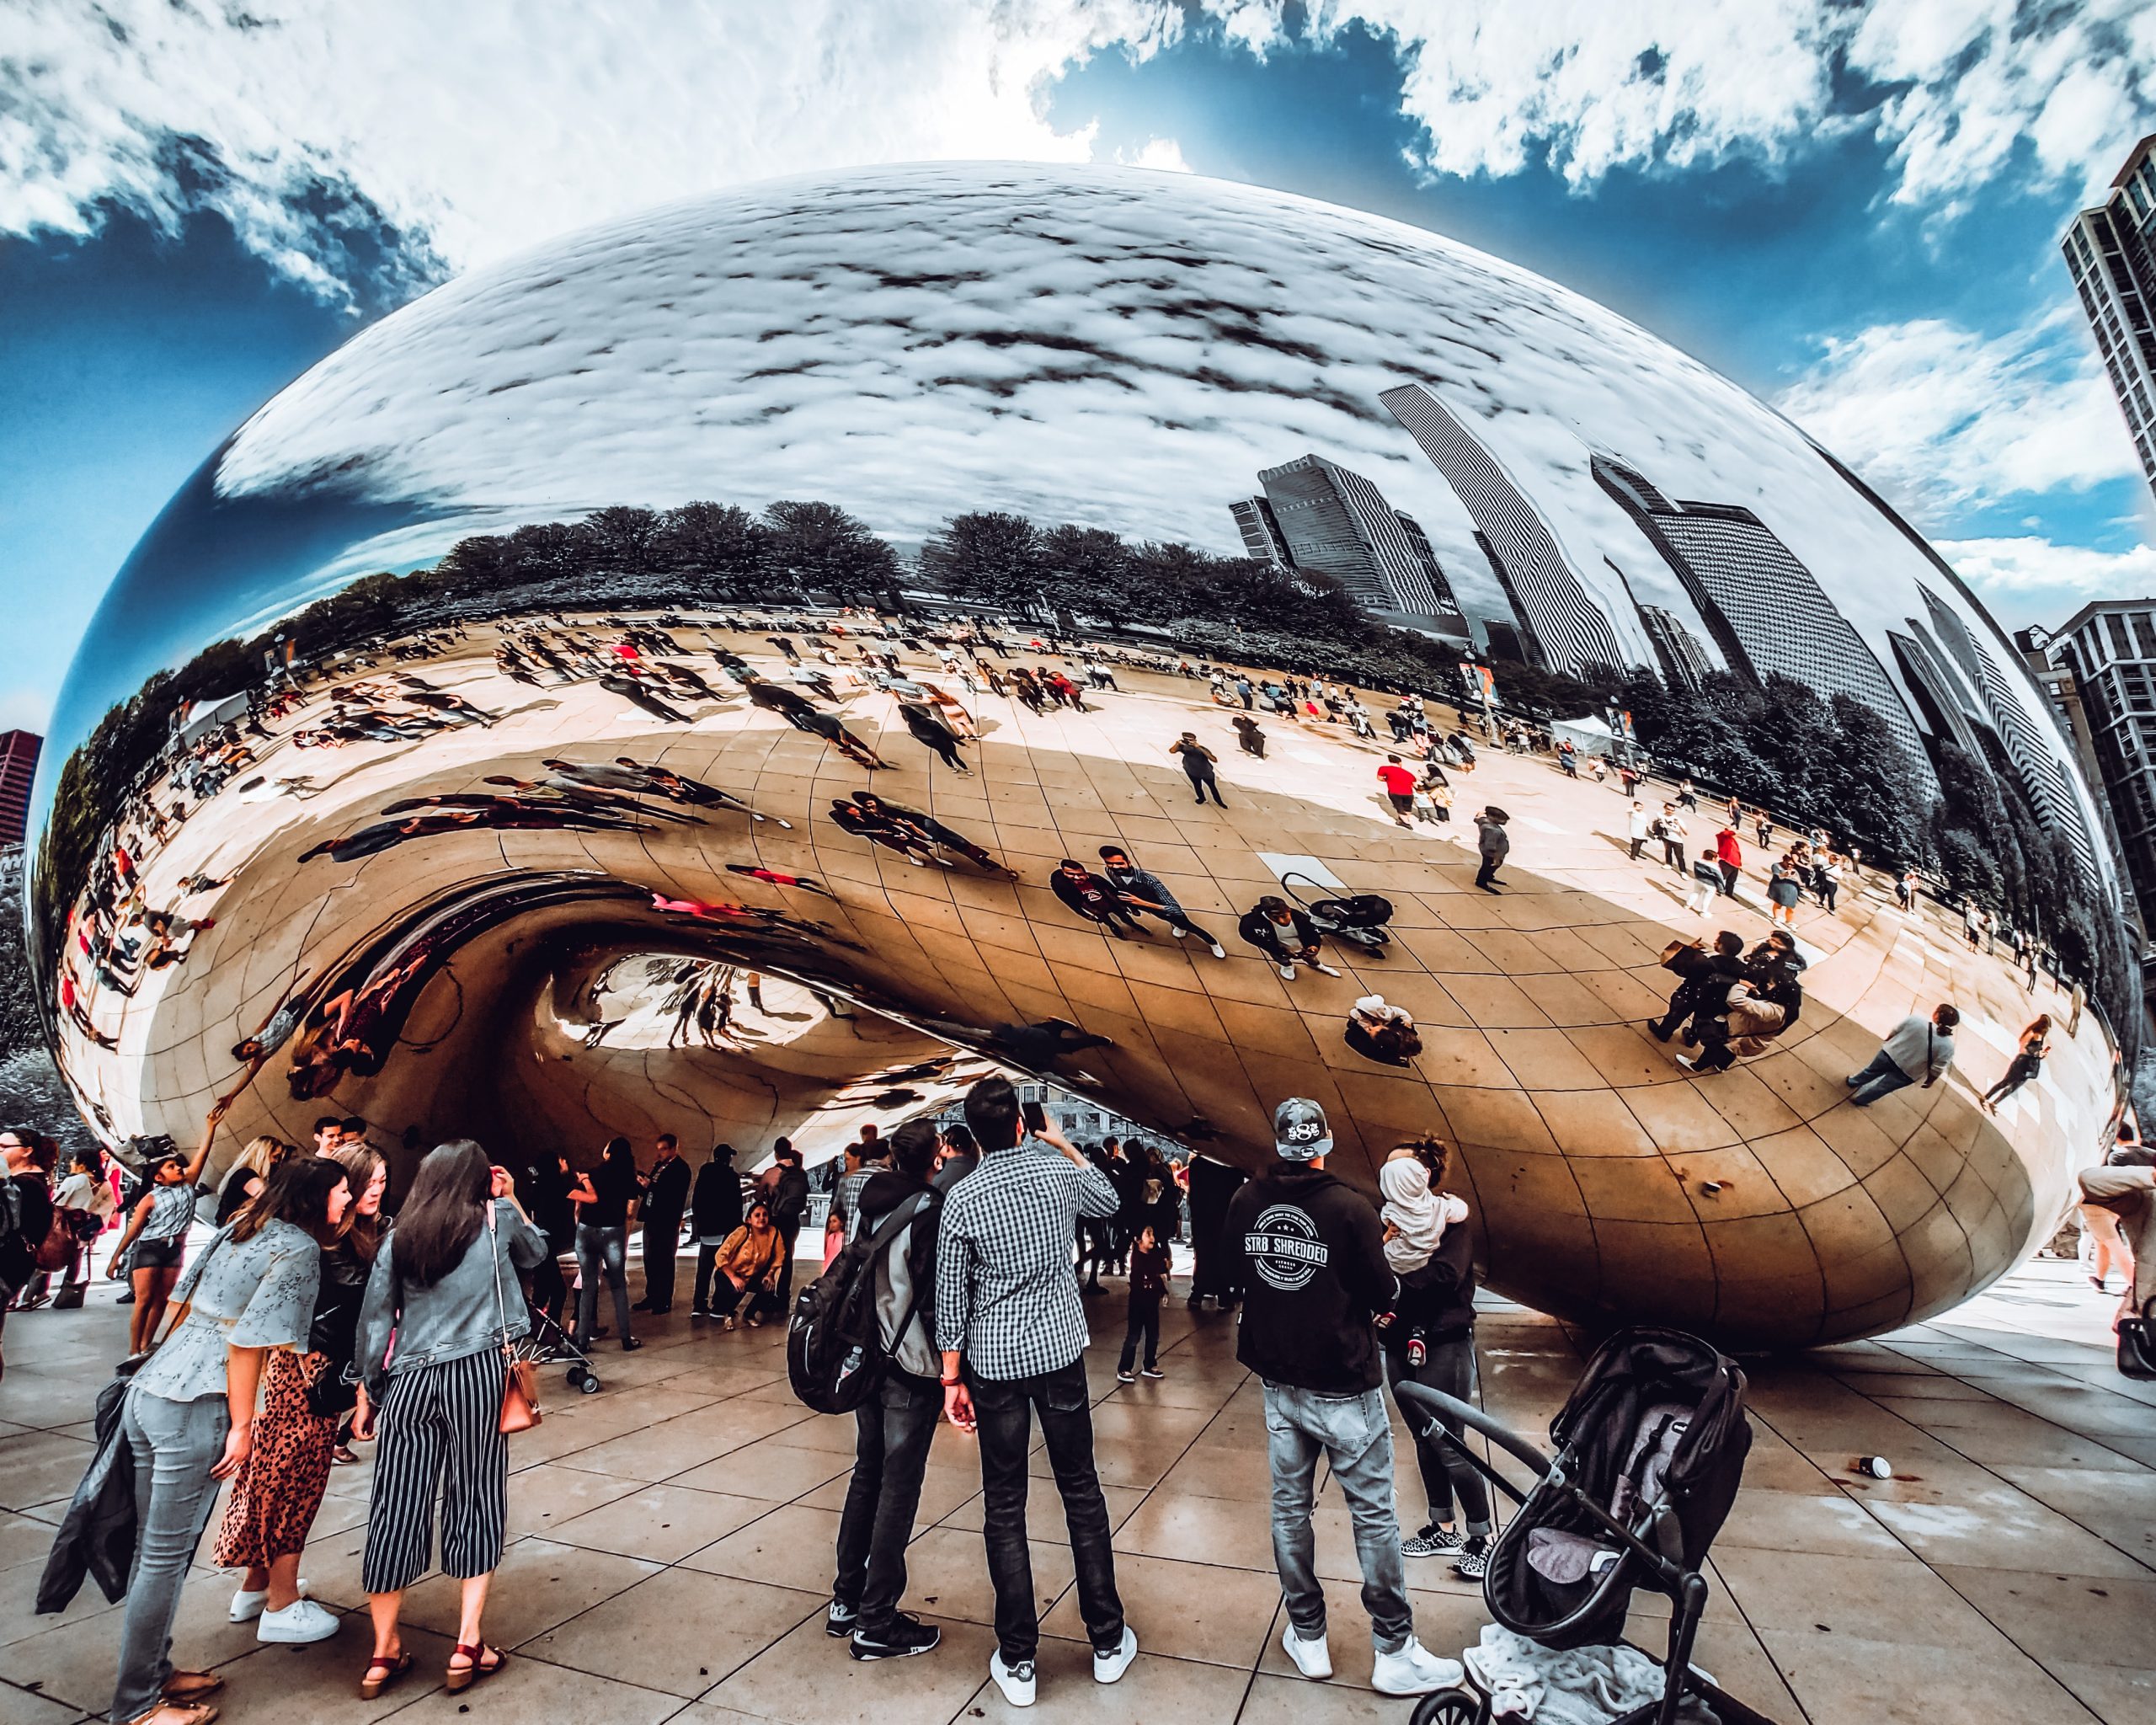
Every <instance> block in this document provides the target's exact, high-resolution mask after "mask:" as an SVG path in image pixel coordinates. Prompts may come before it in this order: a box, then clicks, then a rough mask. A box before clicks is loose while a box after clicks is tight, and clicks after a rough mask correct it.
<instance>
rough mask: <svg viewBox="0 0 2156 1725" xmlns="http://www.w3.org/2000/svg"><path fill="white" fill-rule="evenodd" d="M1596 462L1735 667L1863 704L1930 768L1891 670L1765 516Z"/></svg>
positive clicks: (1607, 487) (1921, 766) (1747, 675)
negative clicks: (1684, 494) (1671, 493)
mask: <svg viewBox="0 0 2156 1725" xmlns="http://www.w3.org/2000/svg"><path fill="white" fill-rule="evenodd" d="M1588 467H1589V470H1590V471H1591V472H1592V473H1593V475H1594V478H1595V482H1596V483H1598V484H1599V485H1600V486H1601V487H1602V489H1604V491H1606V492H1608V493H1609V495H1610V496H1611V497H1612V498H1614V499H1615V500H1616V502H1617V505H1618V506H1619V507H1620V509H1622V510H1624V511H1625V514H1626V515H1630V517H1631V518H1632V521H1633V522H1634V524H1635V525H1636V526H1637V527H1638V528H1639V530H1640V531H1641V533H1643V534H1645V535H1646V540H1647V542H1648V543H1649V544H1651V545H1652V546H1653V547H1654V548H1655V549H1656V550H1657V551H1658V552H1660V553H1662V560H1663V561H1664V562H1665V563H1668V565H1669V567H1670V569H1671V570H1672V572H1673V574H1675V575H1676V577H1677V579H1678V581H1679V582H1681V583H1682V584H1683V585H1684V591H1685V593H1686V594H1687V595H1688V596H1689V598H1690V599H1691V601H1692V603H1693V604H1694V605H1695V606H1698V607H1699V611H1700V621H1701V622H1704V623H1705V625H1706V626H1707V633H1709V634H1710V635H1712V636H1713V637H1714V639H1715V644H1716V646H1717V647H1719V648H1720V649H1721V656H1722V658H1723V660H1725V661H1726V663H1727V664H1728V665H1729V668H1730V669H1731V670H1733V671H1735V672H1736V673H1737V676H1741V677H1743V678H1744V679H1746V680H1747V681H1749V682H1751V683H1753V684H1754V685H1756V686H1764V684H1765V682H1766V679H1767V676H1768V675H1769V673H1771V672H1780V674H1781V675H1782V676H1785V677H1790V678H1792V679H1794V680H1795V681H1797V682H1800V683H1802V684H1804V685H1805V686H1806V687H1808V688H1812V689H1814V690H1817V692H1818V693H1819V694H1820V695H1821V697H1830V696H1833V695H1848V696H1850V697H1853V698H1854V699H1856V700H1858V701H1861V702H1863V703H1864V704H1865V706H1866V707H1869V708H1871V709H1872V710H1873V711H1874V712H1875V713H1878V714H1879V716H1880V717H1881V718H1883V719H1885V720H1886V721H1887V729H1890V730H1891V731H1892V732H1893V734H1894V737H1895V740H1896V741H1897V742H1899V743H1900V744H1901V745H1902V746H1903V749H1904V750H1907V751H1908V756H1909V759H1910V762H1911V764H1912V765H1913V766H1915V767H1916V769H1917V771H1918V772H1919V773H1920V774H1927V775H1928V774H1929V770H1930V769H1929V764H1928V761H1927V759H1926V756H1925V755H1924V740H1923V737H1922V735H1921V734H1919V731H1918V729H1917V727H1916V723H1915V721H1914V720H1913V719H1912V718H1910V717H1909V710H1908V707H1907V705H1906V704H1904V702H1903V700H1902V697H1901V695H1900V693H1899V692H1897V690H1896V689H1895V687H1894V685H1893V683H1892V681H1891V680H1890V679H1889V678H1888V676H1887V672H1886V669H1885V667H1883V666H1882V665H1881V664H1880V663H1879V660H1877V659H1876V657H1875V656H1874V655H1873V654H1872V651H1871V649H1870V648H1869V647H1867V646H1865V644H1864V637H1863V636H1861V635H1860V634H1858V633H1857V632H1856V629H1855V628H1854V625H1852V624H1851V623H1850V622H1849V619H1848V618H1847V617H1844V616H1843V615H1842V613H1841V611H1839V610H1838V608H1837V607H1836V606H1835V605H1834V603H1833V601H1832V600H1830V599H1828V596H1827V595H1826V591H1825V590H1824V589H1823V588H1822V587H1821V586H1820V585H1819V583H1818V581H1817V579H1815V578H1814V577H1813V575H1812V571H1811V570H1809V569H1806V568H1805V566H1804V565H1803V564H1802V563H1800V562H1798V561H1797V558H1796V553H1794V552H1792V551H1791V550H1790V548H1789V547H1788V546H1786V545H1785V544H1783V543H1782V542H1781V541H1780V539H1779V538H1777V537H1775V536H1774V533H1773V532H1772V531H1770V530H1769V528H1768V526H1767V525H1766V524H1765V523H1764V521H1761V520H1760V519H1759V518H1758V516H1757V515H1754V514H1753V513H1752V511H1751V510H1748V509H1742V508H1740V507H1738V506H1737V505H1734V504H1722V503H1678V502H1673V501H1672V500H1671V499H1669V498H1668V497H1667V496H1665V495H1664V494H1662V492H1660V491H1659V490H1657V489H1656V488H1655V487H1654V486H1653V485H1652V484H1651V483H1649V482H1648V481H1647V480H1646V478H1644V477H1643V476H1641V474H1640V473H1637V472H1636V471H1635V470H1634V469H1632V468H1630V467H1626V466H1625V464H1624V463H1623V462H1620V461H1616V460H1614V459H1613V458H1612V457H1609V456H1604V455H1598V456H1595V457H1592V458H1591V459H1590V461H1589V462H1588Z"/></svg>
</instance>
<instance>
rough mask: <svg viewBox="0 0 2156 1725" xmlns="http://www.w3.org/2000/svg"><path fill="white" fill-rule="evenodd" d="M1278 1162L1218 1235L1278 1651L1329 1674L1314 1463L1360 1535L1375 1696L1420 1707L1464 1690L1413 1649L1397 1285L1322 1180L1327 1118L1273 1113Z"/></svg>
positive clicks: (1369, 1224)
mask: <svg viewBox="0 0 2156 1725" xmlns="http://www.w3.org/2000/svg"><path fill="white" fill-rule="evenodd" d="M1273 1145H1274V1148H1275V1149H1276V1150H1277V1151H1278V1155H1279V1158H1280V1159H1279V1161H1278V1162H1276V1163H1275V1164H1274V1165H1273V1167H1271V1168H1269V1169H1267V1171H1266V1172H1264V1173H1262V1174H1261V1175H1260V1176H1259V1177H1258V1178H1256V1179H1254V1180H1252V1181H1251V1183H1249V1184H1248V1185H1246V1186H1245V1187H1244V1188H1242V1189H1241V1191H1240V1192H1238V1193H1236V1194H1235V1197H1234V1198H1233V1199H1230V1201H1229V1204H1228V1217H1227V1224H1226V1231H1227V1237H1228V1241H1229V1243H1230V1247H1231V1248H1232V1250H1233V1251H1234V1252H1235V1259H1236V1262H1237V1263H1238V1264H1239V1265H1240V1268H1241V1274H1240V1275H1239V1277H1238V1279H1239V1280H1240V1281H1241V1284H1242V1287H1243V1290H1244V1291H1243V1316H1242V1325H1241V1330H1240V1332H1239V1334H1238V1338H1237V1341H1236V1345H1235V1358H1236V1359H1239V1360H1241V1362H1242V1364H1243V1365H1246V1366H1247V1367H1249V1368H1250V1370H1252V1371H1253V1372H1255V1373H1257V1375H1258V1377H1259V1378H1260V1379H1261V1380H1262V1381H1263V1382H1264V1386H1265V1427H1266V1432H1267V1439H1268V1444H1269V1450H1270V1460H1271V1462H1272V1468H1273V1564H1274V1567H1276V1568H1278V1571H1279V1572H1280V1589H1281V1592H1282V1593H1283V1594H1284V1595H1285V1596H1286V1601H1287V1606H1288V1625H1287V1627H1286V1628H1285V1629H1284V1630H1283V1632H1282V1633H1281V1639H1280V1644H1281V1647H1282V1648H1283V1650H1284V1651H1285V1652H1286V1653H1287V1654H1288V1657H1289V1658H1290V1659H1291V1660H1293V1661H1294V1664H1295V1668H1296V1669H1298V1670H1299V1671H1300V1672H1301V1673H1302V1674H1303V1675H1304V1676H1305V1677H1310V1678H1325V1677H1330V1676H1331V1674H1332V1655H1331V1652H1330V1650H1329V1649H1328V1648H1326V1637H1325V1592H1324V1589H1323V1588H1322V1587H1321V1585H1320V1584H1319V1582H1318V1577H1317V1568H1316V1560H1315V1551H1316V1541H1315V1535H1314V1534H1313V1532H1312V1530H1311V1526H1310V1512H1311V1509H1312V1505H1313V1503H1314V1501H1315V1483H1316V1476H1317V1464H1318V1461H1319V1460H1320V1458H1321V1457H1322V1458H1323V1459H1324V1460H1325V1461H1327V1462H1328V1463H1329V1464H1330V1465H1331V1473H1332V1477H1333V1478H1334V1479H1336V1480H1337V1481H1338V1482H1339V1483H1340V1489H1341V1491H1342V1493H1343V1494H1344V1495H1345V1496H1346V1498H1347V1499H1348V1511H1349V1514H1351V1515H1352V1516H1353V1520H1354V1525H1355V1554H1356V1557H1357V1558H1358V1560H1359V1562H1360V1563H1361V1565H1362V1570H1363V1603H1364V1606H1365V1607H1366V1608H1367V1609H1368V1610H1369V1614H1370V1633H1371V1637H1372V1638H1373V1640H1374V1642H1375V1643H1376V1647H1377V1657H1376V1660H1375V1663H1374V1668H1373V1669H1372V1672H1371V1677H1370V1686H1371V1687H1372V1688H1373V1689H1375V1690H1378V1691H1379V1692H1380V1694H1383V1695H1426V1694H1428V1692H1429V1691H1431V1690H1437V1689H1443V1688H1445V1687H1447V1686H1449V1685H1452V1684H1456V1683H1458V1682H1459V1681H1460V1666H1459V1664H1458V1663H1457V1662H1456V1661H1454V1660H1450V1659H1439V1658H1434V1657H1433V1656H1432V1655H1431V1654H1429V1653H1426V1652H1425V1651H1424V1650H1423V1648H1422V1645H1421V1644H1420V1643H1419V1642H1417V1640H1416V1639H1415V1619H1414V1615H1413V1613H1412V1610H1410V1608H1409V1606H1408V1603H1407V1580H1406V1567H1405V1566H1404V1565H1403V1564H1402V1562H1401V1552H1400V1522H1399V1518H1398V1516H1397V1515H1396V1513H1395V1511H1394V1508H1393V1489H1392V1471H1393V1459H1392V1426H1391V1423H1390V1421H1389V1420H1388V1418H1386V1414H1385V1392H1384V1391H1383V1390H1382V1389H1380V1387H1379V1386H1380V1383H1381V1382H1382V1381H1383V1379H1384V1375H1385V1372H1384V1366H1383V1364H1382V1362H1381V1361H1380V1358H1379V1354H1378V1344H1377V1338H1376V1334H1375V1332H1374V1329H1373V1327H1372V1319H1373V1318H1374V1316H1375V1315H1376V1314H1377V1313H1379V1312H1380V1311H1390V1310H1391V1308H1392V1305H1393V1301H1394V1299H1395V1297H1396V1294H1397V1292H1398V1290H1399V1282H1398V1280H1397V1279H1396V1278H1395V1277H1394V1275H1393V1274H1392V1271H1391V1270H1390V1268H1388V1267H1387V1265H1386V1263H1385V1231H1384V1229H1383V1227H1382V1226H1380V1223H1379V1221H1378V1215H1377V1211H1376V1210H1374V1209H1373V1208H1371V1205H1370V1202H1369V1199H1366V1198H1364V1196H1363V1195H1362V1194H1360V1193H1358V1192H1357V1191H1356V1190H1355V1189H1354V1188H1353V1187H1351V1186H1348V1184H1346V1183H1344V1182H1342V1181H1341V1180H1337V1179H1336V1178H1333V1176H1331V1174H1328V1173H1326V1171H1325V1156H1326V1151H1329V1150H1331V1148H1332V1135H1331V1129H1330V1127H1329V1126H1328V1125H1327V1124H1326V1118H1325V1110H1324V1109H1323V1108H1320V1107H1319V1106H1318V1105H1317V1104H1316V1103H1314V1102H1311V1101H1310V1100H1309V1099H1308V1098H1306V1097H1299V1096H1298V1097H1289V1098H1288V1100H1287V1101H1285V1102H1283V1103H1281V1104H1280V1106H1279V1107H1278V1108H1276V1109H1274V1110H1273Z"/></svg>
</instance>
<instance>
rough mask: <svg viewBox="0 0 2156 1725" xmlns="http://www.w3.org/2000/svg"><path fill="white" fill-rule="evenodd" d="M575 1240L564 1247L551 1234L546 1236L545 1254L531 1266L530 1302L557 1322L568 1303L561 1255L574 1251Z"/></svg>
mask: <svg viewBox="0 0 2156 1725" xmlns="http://www.w3.org/2000/svg"><path fill="white" fill-rule="evenodd" d="M574 1249H575V1242H574V1241H571V1242H569V1244H568V1246H566V1247H564V1246H563V1244H562V1242H560V1241H558V1240H557V1239H555V1238H554V1237H553V1236H552V1235H551V1234H550V1235H548V1236H547V1255H546V1256H545V1257H544V1258H541V1259H540V1260H539V1262H538V1263H536V1264H534V1265H533V1266H532V1267H531V1303H532V1304H533V1305H534V1306H536V1307H538V1309H539V1310H540V1311H543V1312H545V1313H546V1314H547V1316H548V1317H550V1318H552V1320H553V1321H554V1322H555V1323H557V1324H558V1323H560V1322H561V1321H562V1314H563V1311H565V1310H567V1308H568V1303H569V1284H568V1282H567V1281H565V1280H564V1279H563V1276H562V1263H561V1255H562V1253H563V1252H564V1251H574Z"/></svg>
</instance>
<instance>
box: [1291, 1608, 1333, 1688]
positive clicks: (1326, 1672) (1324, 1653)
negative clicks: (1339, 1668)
mask: <svg viewBox="0 0 2156 1725" xmlns="http://www.w3.org/2000/svg"><path fill="white" fill-rule="evenodd" d="M1280 1647H1281V1650H1282V1651H1283V1653H1286V1654H1287V1655H1288V1657H1289V1658H1291V1659H1293V1660H1294V1662H1295V1669H1297V1670H1298V1671H1299V1672H1301V1673H1302V1674H1303V1675H1304V1676H1305V1677H1307V1678H1309V1679H1310V1680H1311V1681H1312V1682H1313V1683H1322V1682H1323V1681H1324V1680H1326V1678H1328V1677H1330V1676H1331V1675H1332V1649H1331V1648H1329V1647H1327V1646H1326V1642H1325V1637H1323V1636H1320V1637H1317V1639H1316V1640H1315V1641H1305V1640H1304V1639H1303V1638H1302V1637H1300V1636H1299V1635H1298V1634H1296V1633H1295V1626H1294V1624H1292V1623H1290V1624H1289V1625H1288V1626H1286V1627H1285V1628H1283V1630H1282V1631H1281V1632H1280Z"/></svg>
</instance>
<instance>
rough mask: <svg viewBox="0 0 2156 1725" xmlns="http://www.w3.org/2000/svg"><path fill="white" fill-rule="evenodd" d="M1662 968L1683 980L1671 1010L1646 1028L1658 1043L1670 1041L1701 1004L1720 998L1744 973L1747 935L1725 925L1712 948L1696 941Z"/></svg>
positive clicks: (1676, 953) (1672, 996)
mask: <svg viewBox="0 0 2156 1725" xmlns="http://www.w3.org/2000/svg"><path fill="white" fill-rule="evenodd" d="M1663 968H1664V969H1668V970H1673V971H1674V972H1675V973H1676V974H1677V975H1678V976H1679V977H1681V978H1682V979H1683V980H1681V981H1680V982H1678V985H1677V989H1676V991H1675V992H1674V993H1673V994H1672V995H1671V996H1669V1011H1668V1012H1667V1013H1665V1014H1664V1015H1663V1016H1662V1017H1659V1018H1655V1019H1652V1020H1650V1021H1649V1023H1648V1024H1647V1031H1648V1033H1649V1034H1650V1035H1652V1037H1653V1038H1654V1039H1655V1040H1656V1041H1657V1042H1667V1041H1668V1040H1669V1039H1670V1038H1671V1037H1672V1036H1673V1035H1675V1034H1676V1033H1677V1031H1678V1028H1680V1027H1681V1026H1682V1025H1683V1024H1684V1021H1685V1020H1686V1019H1688V1018H1689V1017H1691V1016H1692V1015H1693V1013H1694V1012H1698V1011H1699V1010H1700V1007H1704V1006H1706V1005H1709V1004H1710V1003H1712V1002H1718V1001H1721V999H1722V998H1723V997H1724V996H1726V995H1727V994H1728V992H1729V985H1730V984H1731V983H1732V982H1735V981H1737V980H1738V979H1739V978H1740V977H1742V975H1744V937H1743V936H1742V935H1741V934H1738V933H1737V932H1735V931H1734V930H1732V929H1727V928H1725V929H1724V930H1722V932H1721V933H1720V934H1718V935H1716V937H1715V943H1714V944H1713V945H1712V946H1711V947H1710V946H1709V945H1708V944H1707V943H1705V941H1701V940H1694V941H1691V942H1689V943H1687V944H1685V945H1684V946H1680V947H1679V948H1678V949H1677V950H1676V951H1675V952H1673V953H1671V954H1670V955H1669V957H1668V959H1665V960H1664V961H1663Z"/></svg>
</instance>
